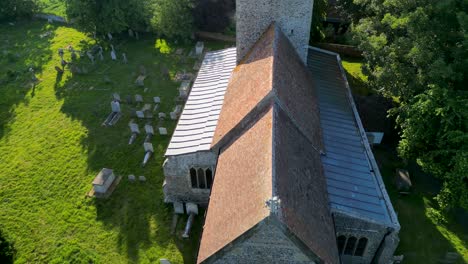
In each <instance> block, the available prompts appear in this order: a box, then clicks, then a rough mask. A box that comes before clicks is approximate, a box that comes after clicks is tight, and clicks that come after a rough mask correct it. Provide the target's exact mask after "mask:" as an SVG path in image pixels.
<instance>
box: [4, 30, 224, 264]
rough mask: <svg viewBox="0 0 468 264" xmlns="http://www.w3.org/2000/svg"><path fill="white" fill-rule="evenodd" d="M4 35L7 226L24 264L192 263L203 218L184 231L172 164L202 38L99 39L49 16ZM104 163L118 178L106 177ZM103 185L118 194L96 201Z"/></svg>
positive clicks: (215, 45) (211, 45)
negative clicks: (169, 183) (170, 175)
mask: <svg viewBox="0 0 468 264" xmlns="http://www.w3.org/2000/svg"><path fill="white" fill-rule="evenodd" d="M0 32H2V35H3V37H2V38H1V41H0V48H1V50H2V51H1V52H2V54H1V55H2V56H1V57H0V68H1V69H2V77H1V78H0V82H1V85H0V94H1V96H0V197H2V201H1V203H0V223H1V224H0V225H1V227H2V229H4V230H8V234H9V235H10V236H11V237H12V239H13V240H14V241H15V244H14V247H15V249H16V251H17V253H16V255H17V256H16V261H17V262H18V263H63V261H65V260H67V261H75V262H74V263H137V262H138V263H154V262H156V261H159V259H160V258H166V259H169V260H170V261H171V262H172V263H183V262H188V263H190V262H193V261H194V258H195V254H196V251H197V247H198V245H197V243H198V237H199V232H200V229H201V226H200V225H201V224H200V223H199V222H198V221H199V220H198V219H196V220H195V224H194V228H193V230H192V235H191V236H190V238H189V239H182V238H181V236H180V235H173V233H176V234H179V233H181V232H183V228H184V226H183V222H185V220H183V221H179V225H178V226H177V227H176V229H175V230H172V228H171V223H172V208H170V207H169V206H167V205H165V204H164V202H163V194H162V184H163V174H162V169H161V167H162V162H163V160H164V159H163V154H164V150H165V149H166V147H167V144H168V141H169V139H170V135H171V134H172V131H173V129H174V127H175V125H176V120H172V119H173V118H172V117H174V116H175V115H177V111H179V112H180V108H181V106H180V105H181V103H180V101H176V98H177V97H178V96H179V95H180V92H179V87H180V86H181V80H182V79H184V78H185V77H186V76H189V77H190V76H193V75H190V74H194V73H196V71H194V69H193V68H194V65H195V64H196V63H197V61H198V57H197V56H188V54H189V52H190V51H191V50H193V49H194V47H195V45H194V43H188V44H186V45H181V44H176V43H169V42H166V41H165V40H163V39H157V38H156V37H154V36H150V35H144V34H140V36H139V37H138V39H137V38H135V37H129V36H128V35H125V36H113V39H112V41H110V40H109V39H108V40H107V41H106V42H100V43H95V41H94V40H93V39H92V38H90V37H89V36H86V35H84V34H83V33H81V32H79V31H78V30H76V29H74V28H72V27H68V26H64V25H60V24H49V23H47V22H45V21H33V22H17V23H15V24H1V25H0ZM111 44H112V45H113V47H112V46H111ZM224 45H225V44H224V43H205V49H207V48H212V49H219V48H223V47H224ZM93 47H98V48H97V53H94V54H91V55H92V56H93V59H91V56H89V55H88V54H87V52H86V51H90V50H91V49H92V48H93ZM101 48H102V51H101ZM101 52H102V53H101ZM73 53H75V54H74V55H72V54H73ZM123 53H125V57H126V58H124V56H123ZM101 55H102V58H101ZM114 56H115V57H116V58H115V60H112V57H114ZM141 76H144V77H141ZM176 79H177V80H176ZM113 100H114V101H115V100H117V101H118V102H119V103H118V107H117V106H116V104H111V102H113ZM178 105H179V106H178ZM116 107H117V108H116ZM137 112H141V114H143V115H144V116H143V117H139V113H137ZM109 117H110V119H109V120H107V119H108V118H109ZM135 125H136V126H137V129H138V132H136V131H137V130H136V129H135ZM132 138H133V139H132ZM129 140H130V141H131V142H129ZM129 143H131V144H129ZM144 143H145V144H144ZM148 144H149V145H151V146H149V145H148ZM142 163H145V164H142ZM142 165H144V166H142ZM103 168H109V169H111V170H112V171H113V174H115V177H114V175H112V177H111V178H110V179H111V180H115V181H117V179H119V182H118V184H115V183H113V182H111V183H109V184H113V185H111V186H110V187H109V186H107V185H106V184H107V183H105V181H106V180H107V178H108V177H107V176H106V177H104V178H103V177H102V175H101V177H96V175H98V174H99V172H100V171H101V170H103ZM98 176H99V175H98ZM95 177H96V179H95ZM93 180H95V181H94V183H95V185H99V184H101V185H102V184H105V185H106V186H105V187H106V188H107V187H109V188H115V189H113V191H112V194H111V195H110V196H109V197H108V198H107V199H97V198H94V197H89V196H88V195H87V194H88V192H89V191H90V189H91V188H92V186H93V185H92V183H93ZM115 185H116V186H115Z"/></svg>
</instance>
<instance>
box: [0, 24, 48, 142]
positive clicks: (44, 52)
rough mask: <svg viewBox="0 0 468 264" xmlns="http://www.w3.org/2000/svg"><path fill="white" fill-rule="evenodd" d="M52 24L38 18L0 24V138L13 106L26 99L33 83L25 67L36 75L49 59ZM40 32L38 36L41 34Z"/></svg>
mask: <svg viewBox="0 0 468 264" xmlns="http://www.w3.org/2000/svg"><path fill="white" fill-rule="evenodd" d="M54 29H55V27H54V26H52V25H50V24H47V23H44V22H41V21H32V22H31V21H19V22H17V23H16V24H15V25H13V26H12V25H10V24H6V23H5V24H0V33H1V35H2V38H1V40H0V69H1V70H0V138H3V137H4V136H6V135H7V134H8V132H9V127H8V124H9V123H11V122H13V121H14V118H15V117H14V108H15V106H17V105H18V104H20V103H26V104H27V103H28V101H29V99H30V97H29V96H28V93H29V91H30V90H32V89H33V91H32V94H31V97H33V96H34V94H35V90H34V89H37V87H35V86H34V85H33V82H32V80H31V79H32V74H31V72H30V71H29V68H32V69H34V72H35V74H36V76H38V77H39V86H40V79H41V73H42V71H43V66H44V65H45V64H46V63H47V62H48V61H50V59H51V56H52V52H51V50H50V49H49V47H50V41H51V39H52V38H53V37H54V35H55V34H54ZM41 35H42V37H41ZM33 87H34V88H33Z"/></svg>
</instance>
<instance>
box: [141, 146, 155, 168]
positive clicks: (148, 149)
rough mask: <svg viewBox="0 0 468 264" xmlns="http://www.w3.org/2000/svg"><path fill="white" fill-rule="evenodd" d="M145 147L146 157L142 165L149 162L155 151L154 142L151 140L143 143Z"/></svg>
mask: <svg viewBox="0 0 468 264" xmlns="http://www.w3.org/2000/svg"><path fill="white" fill-rule="evenodd" d="M143 148H144V149H145V158H144V159H143V163H142V166H143V167H144V166H145V165H146V163H148V160H149V158H150V157H151V155H152V154H153V153H154V149H153V144H151V143H149V142H145V143H143Z"/></svg>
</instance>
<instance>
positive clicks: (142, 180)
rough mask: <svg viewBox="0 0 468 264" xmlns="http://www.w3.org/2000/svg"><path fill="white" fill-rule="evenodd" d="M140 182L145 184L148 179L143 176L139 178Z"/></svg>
mask: <svg viewBox="0 0 468 264" xmlns="http://www.w3.org/2000/svg"><path fill="white" fill-rule="evenodd" d="M138 180H139V181H140V182H145V181H146V177H145V176H143V175H142V176H138Z"/></svg>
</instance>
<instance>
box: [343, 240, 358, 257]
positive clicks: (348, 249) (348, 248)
mask: <svg viewBox="0 0 468 264" xmlns="http://www.w3.org/2000/svg"><path fill="white" fill-rule="evenodd" d="M356 240H357V239H356V238H355V237H350V238H348V242H347V243H346V247H345V250H344V254H345V255H353V253H354V247H355V246H356Z"/></svg>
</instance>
